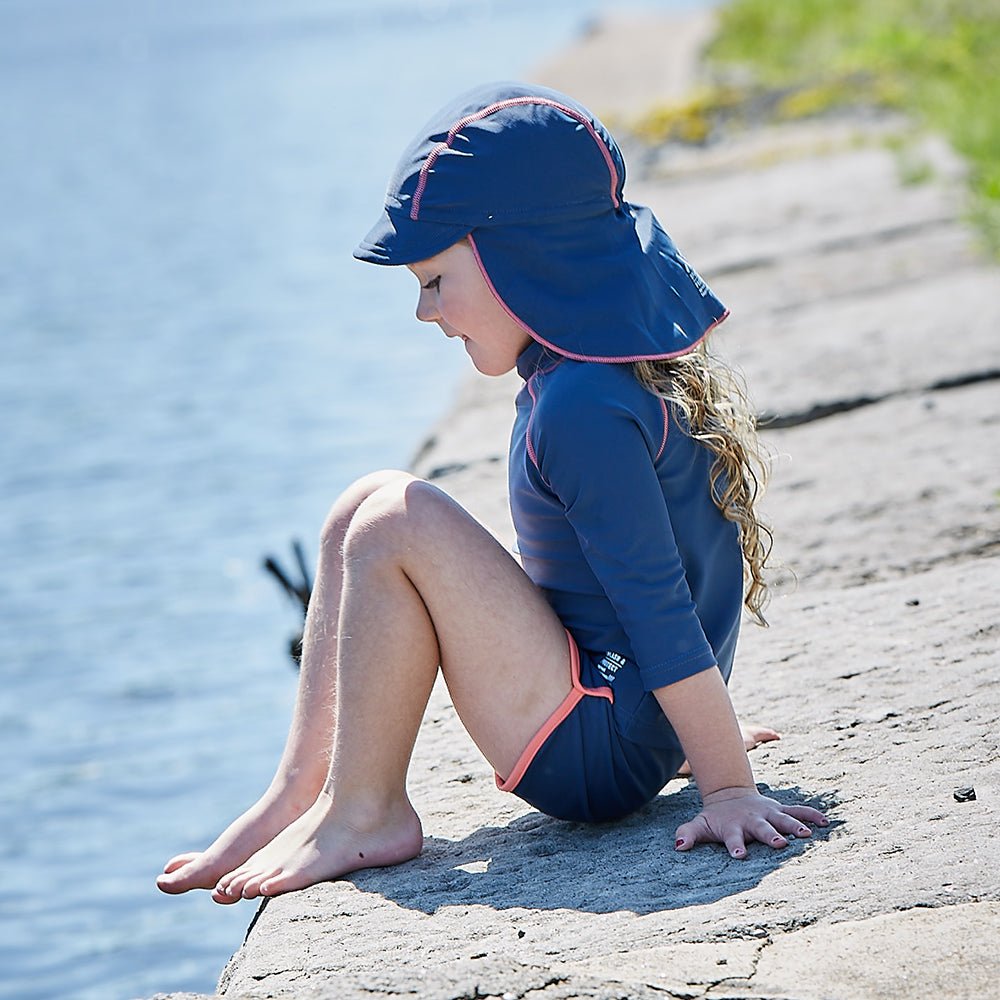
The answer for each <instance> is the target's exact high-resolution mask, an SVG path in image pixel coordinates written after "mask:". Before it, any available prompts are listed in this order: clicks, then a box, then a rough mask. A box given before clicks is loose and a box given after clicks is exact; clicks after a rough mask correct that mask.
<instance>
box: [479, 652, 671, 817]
mask: <svg viewBox="0 0 1000 1000" xmlns="http://www.w3.org/2000/svg"><path fill="white" fill-rule="evenodd" d="M566 634H567V636H569V647H570V668H571V671H572V675H571V679H572V682H573V689H572V690H571V691H570V693H569V694H568V695H567V696H566V698H565V700H564V701H563V703H562V704H561V705H560V706H559V707H558V708H557V709H556V710H555V712H553V714H552V715H551V716H550V717H549V718H548V720H546V722H545V724H544V725H543V726H542V727H541V729H539V730H538V732H537V733H536V734H535V736H534V737H533V738H532V740H531V742H530V743H529V744H528V746H527V747H526V748H525V750H524V753H522V754H521V756H520V758H518V761H517V763H516V764H515V765H514V769H513V770H512V771H511V772H510V774H509V775H508V776H507V778H506V779H504V778H501V777H500V775H497V776H496V782H497V787H498V788H499V789H500V790H501V791H504V792H513V793H514V794H515V795H517V796H518V798H521V799H524V801H525V802H527V803H528V804H529V805H532V806H534V807H535V808H536V809H538V810H539V811H540V812H543V813H546V814H547V815H549V816H554V817H556V818H557V819H565V820H573V821H577V822H586V823H603V822H607V821H610V820H615V819H620V818H621V817H622V816H627V815H628V814H629V813H631V812H635V810H636V809H639V808H640V807H641V806H643V805H645V804H646V803H647V802H649V801H650V800H651V799H653V798H654V797H655V796H656V794H657V793H658V792H659V791H660V789H662V788H663V786H664V785H665V784H666V783H667V782H668V781H669V780H670V779H671V778H673V777H674V775H676V774H677V770H678V768H679V767H680V766H681V764H682V763H683V761H684V751H683V750H682V749H681V745H680V741H679V740H678V739H677V736H676V734H674V731H673V728H672V727H671V726H670V723H669V722H668V721H667V718H666V716H665V715H664V714H663V711H662V710H661V708H660V705H659V703H658V702H657V700H656V698H655V696H654V695H653V694H651V693H650V692H648V691H643V690H642V686H641V684H640V682H639V675H638V670H637V669H636V668H635V667H634V665H630V664H628V663H626V662H625V661H624V660H623V659H622V658H621V657H617V654H613V653H607V654H604V655H603V656H601V657H595V656H593V655H591V654H589V653H587V652H582V653H581V651H580V649H579V648H578V647H577V644H576V641H575V640H574V639H573V636H572V635H570V634H569V633H568V632H567V633H566ZM608 657H612V658H616V660H617V662H615V661H614V660H613V666H614V669H613V671H612V672H611V676H612V678H613V680H612V683H611V684H608V683H607V681H606V680H605V676H606V674H607V673H608V669H607V666H606V664H607V662H608ZM598 660H600V661H601V662H602V663H604V664H605V671H604V672H602V671H601V670H599V668H598V665H597V663H598ZM625 734H627V735H625Z"/></svg>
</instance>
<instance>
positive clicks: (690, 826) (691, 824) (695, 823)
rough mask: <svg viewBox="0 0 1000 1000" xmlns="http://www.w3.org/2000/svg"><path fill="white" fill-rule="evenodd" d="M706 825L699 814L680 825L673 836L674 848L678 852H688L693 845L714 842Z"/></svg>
mask: <svg viewBox="0 0 1000 1000" xmlns="http://www.w3.org/2000/svg"><path fill="white" fill-rule="evenodd" d="M714 839H715V838H714V837H713V836H712V835H711V831H710V830H709V829H708V825H707V824H706V823H705V821H704V819H703V818H702V816H701V815H700V814H699V815H698V816H696V817H695V818H694V819H693V820H690V821H688V822H687V823H681V825H680V826H679V827H677V832H676V833H675V834H674V848H675V849H676V850H678V851H690V850H691V848H692V847H694V845H695V844H701V843H704V842H707V841H711V840H714Z"/></svg>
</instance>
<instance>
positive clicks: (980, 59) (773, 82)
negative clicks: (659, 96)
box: [709, 0, 1000, 255]
mask: <svg viewBox="0 0 1000 1000" xmlns="http://www.w3.org/2000/svg"><path fill="white" fill-rule="evenodd" d="M709 55H710V58H711V59H712V60H713V62H714V63H716V64H717V65H720V66H721V65H730V66H732V65H733V64H736V65H741V66H746V67H749V68H750V69H751V70H752V72H753V74H754V78H755V80H756V81H757V82H758V84H759V85H760V86H763V87H765V88H770V89H771V90H774V91H781V90H783V91H785V92H786V96H785V97H784V98H782V99H781V101H779V104H778V107H777V111H776V113H777V117H799V116H802V115H807V114H816V113H821V112H823V111H825V110H827V109H828V108H830V107H833V106H835V105H837V104H845V103H869V104H870V103H877V104H881V105H890V106H898V107H900V108H902V109H903V110H905V111H907V112H908V113H910V114H912V115H913V116H914V117H915V118H916V119H917V120H919V121H922V122H924V123H926V124H927V125H929V126H930V127H931V128H933V129H935V130H937V131H940V132H942V133H943V134H944V135H946V136H947V137H948V139H949V140H950V141H951V143H952V145H953V146H954V147H955V149H956V150H958V152H959V153H961V154H962V155H963V156H964V157H965V158H966V160H967V162H968V164H969V169H970V182H971V187H972V192H973V198H974V211H973V214H974V217H975V218H976V221H977V222H978V223H979V224H980V226H981V227H982V229H983V232H984V234H985V236H986V239H987V242H988V244H989V246H990V248H991V250H992V251H993V252H994V253H995V254H998V255H1000V2H998V0H732V2H731V3H729V4H727V5H725V6H724V7H722V8H721V10H720V33H719V36H718V38H717V39H716V40H715V42H714V43H713V45H712V48H711V50H710V53H709ZM782 109H784V110H782ZM904 174H906V179H907V180H909V181H910V182H911V183H915V182H917V181H919V180H921V179H922V178H923V176H924V174H923V171H922V170H921V168H920V167H919V165H916V166H911V168H910V170H909V172H907V171H905V170H904Z"/></svg>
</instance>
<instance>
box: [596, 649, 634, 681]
mask: <svg viewBox="0 0 1000 1000" xmlns="http://www.w3.org/2000/svg"><path fill="white" fill-rule="evenodd" d="M627 662H628V661H627V660H626V659H625V657H624V656H622V654H621V653H615V652H612V651H611V650H610V649H609V650H608V651H607V652H606V653H605V654H604V656H602V657H601V659H600V662H599V663H598V664H597V669H598V670H599V671H600V673H601V676H602V677H603V678H604V679H605V680H606V681H607V682H608V683H609V684H612V683H614V679H615V674H617V673H618V671H619V670H621V668H622V667H624V666H625V664H626V663H627Z"/></svg>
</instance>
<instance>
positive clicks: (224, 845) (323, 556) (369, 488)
mask: <svg viewBox="0 0 1000 1000" xmlns="http://www.w3.org/2000/svg"><path fill="white" fill-rule="evenodd" d="M395 479H405V480H408V479H409V476H408V475H407V474H406V473H404V472H394V471H387V472H376V473H373V474H372V475H370V476H366V477H364V478H363V479H360V480H358V481H357V482H356V483H354V484H353V485H352V486H351V487H349V488H348V489H347V490H345V491H344V493H343V495H342V496H341V497H340V498H339V499H338V500H337V502H336V503H335V504H334V506H333V508H332V509H331V511H330V514H329V516H328V518H327V521H326V524H325V525H324V527H323V533H322V537H321V547H320V558H319V564H318V568H317V574H316V583H315V586H314V588H313V594H312V598H311V600H310V604H309V615H308V617H307V619H306V627H305V636H304V640H303V655H302V669H301V673H300V675H299V689H298V697H297V700H296V705H295V711H294V714H293V717H292V723H291V728H290V730H289V733H288V739H287V742H286V744H285V750H284V753H283V754H282V757H281V761H280V762H279V764H278V769H277V771H276V773H275V776H274V779H273V780H272V781H271V784H270V787H269V788H268V789H267V791H266V792H265V793H264V794H263V795H262V796H261V798H260V799H259V801H257V802H256V803H255V804H254V805H253V806H251V807H250V808H249V809H248V810H247V811H246V812H245V813H243V815H241V816H239V817H238V818H237V819H236V820H235V821H234V822H233V823H231V824H230V826H229V827H228V828H227V829H226V830H225V831H224V832H223V833H222V834H221V835H220V836H219V837H218V838H217V839H216V840H215V842H214V843H213V844H212V845H211V846H210V847H209V848H208V849H207V850H205V851H197V852H191V853H188V854H179V855H177V856H176V857H174V858H171V859H170V860H169V861H168V862H167V864H166V866H165V867H164V869H163V871H164V874H163V875H161V876H160V877H159V878H158V879H157V880H156V884H157V886H159V888H160V889H162V890H163V891H164V892H168V893H179V892H187V891H188V890H189V889H211V888H212V887H213V886H214V885H215V884H216V882H217V881H218V880H219V877H220V876H222V875H224V874H225V873H226V872H228V871H232V869H233V868H234V867H236V866H237V865H239V864H242V863H243V862H244V861H246V859H247V858H249V857H250V855H252V854H253V853H254V852H255V851H257V850H259V849H260V848H261V847H263V846H264V845H265V844H267V843H269V842H270V841H271V840H272V839H273V838H274V837H276V836H277V835H278V834H279V833H280V832H281V831H282V830H284V829H285V827H286V826H288V825H289V823H291V822H293V821H294V820H296V819H298V817H299V816H301V815H302V814H303V813H304V812H305V811H306V810H307V809H308V808H309V806H311V805H312V804H313V802H315V801H316V796H317V795H318V794H319V792H320V790H321V789H322V787H323V782H324V781H325V779H326V776H327V771H328V769H329V763H330V747H331V746H332V744H333V724H334V705H335V701H336V697H335V696H336V676H337V671H336V662H337V618H338V614H339V610H340V598H341V590H342V584H343V558H342V549H343V544H344V536H345V535H346V533H347V530H348V527H349V525H350V522H351V519H352V518H353V517H354V514H355V513H356V511H357V509H358V507H359V506H360V505H361V504H362V503H363V502H364V501H365V500H366V499H367V498H368V497H369V496H371V495H372V494H373V493H374V492H375V491H376V490H378V489H379V488H381V487H382V486H385V485H386V484H387V483H390V482H392V481H393V480H395Z"/></svg>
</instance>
